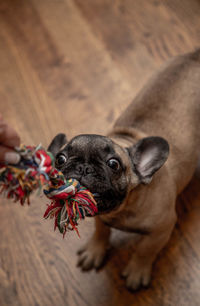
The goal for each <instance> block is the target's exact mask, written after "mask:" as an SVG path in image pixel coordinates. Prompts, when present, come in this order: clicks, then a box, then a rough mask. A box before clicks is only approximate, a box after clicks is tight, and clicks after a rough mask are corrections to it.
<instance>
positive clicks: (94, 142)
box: [65, 134, 115, 157]
mask: <svg viewBox="0 0 200 306" xmlns="http://www.w3.org/2000/svg"><path fill="white" fill-rule="evenodd" d="M65 149H66V150H67V151H68V153H72V154H73V153H74V154H75V153H79V154H83V155H84V157H86V155H91V154H98V155H99V154H102V155H108V154H114V153H115V150H114V146H113V142H112V140H111V139H109V138H107V137H105V136H101V135H95V134H84V135H78V136H76V137H74V138H72V140H71V141H70V142H69V143H68V145H67V146H66V147H65Z"/></svg>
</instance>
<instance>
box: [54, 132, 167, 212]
mask: <svg viewBox="0 0 200 306" xmlns="http://www.w3.org/2000/svg"><path fill="white" fill-rule="evenodd" d="M63 146H64V147H63ZM48 150H49V151H51V152H52V153H53V155H54V156H55V158H56V168H57V169H59V170H61V171H62V172H63V174H64V175H65V177H66V178H67V179H69V178H75V179H77V180H78V181H79V182H80V183H81V184H82V185H83V186H85V187H86V188H88V189H89V190H90V191H91V192H92V193H93V194H94V196H95V199H96V201H97V205H98V211H99V213H107V212H110V211H111V210H112V209H116V208H117V207H118V206H119V205H120V204H121V203H123V201H124V199H125V198H126V196H127V194H128V192H129V191H130V190H131V189H133V188H134V187H135V186H137V185H138V184H140V183H143V184H148V183H150V181H151V179H152V176H153V174H154V173H155V172H156V171H157V170H159V169H160V167H161V166H162V165H163V164H164V162H165V161H166V159H167V157H168V154H169V145H168V143H167V141H166V140H164V139H163V138H160V137H148V138H143V139H142V140H140V141H139V142H138V143H136V144H135V145H133V146H132V147H129V148H123V147H121V146H119V145H118V144H116V143H115V142H114V141H112V140H111V139H110V138H108V137H105V136H100V135H93V134H88V135H79V136H76V137H74V138H73V139H72V140H71V141H69V142H67V140H66V137H65V135H64V134H58V135H57V136H56V137H55V138H54V139H53V141H52V142H51V144H50V146H49V148H48Z"/></svg>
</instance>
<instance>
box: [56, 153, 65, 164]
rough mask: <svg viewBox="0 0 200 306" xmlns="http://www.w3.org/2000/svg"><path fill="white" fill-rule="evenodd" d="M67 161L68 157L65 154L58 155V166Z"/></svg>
mask: <svg viewBox="0 0 200 306" xmlns="http://www.w3.org/2000/svg"><path fill="white" fill-rule="evenodd" d="M66 161H67V158H66V156H65V155H64V154H62V153H61V154H59V155H58V156H56V166H57V167H59V166H63V165H64V164H65V163H66Z"/></svg>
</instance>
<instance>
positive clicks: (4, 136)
mask: <svg viewBox="0 0 200 306" xmlns="http://www.w3.org/2000/svg"><path fill="white" fill-rule="evenodd" d="M0 144H3V145H5V146H8V147H15V146H19V145H20V137H19V136H18V134H17V133H16V131H15V130H14V129H13V128H12V127H10V126H8V125H7V124H6V123H5V122H4V121H2V120H0Z"/></svg>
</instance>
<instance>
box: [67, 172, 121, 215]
mask: <svg viewBox="0 0 200 306" xmlns="http://www.w3.org/2000/svg"><path fill="white" fill-rule="evenodd" d="M65 178H66V179H68V178H69V177H68V176H65ZM70 178H73V179H76V180H77V181H79V182H80V184H81V185H83V186H84V187H85V188H87V189H88V190H89V191H90V192H91V193H92V195H93V196H94V199H95V201H96V203H97V209H98V212H97V213H96V215H99V214H106V213H109V212H110V211H111V210H113V209H115V208H117V207H118V206H119V203H116V201H115V199H114V196H113V195H112V192H111V191H109V190H107V191H103V192H96V188H94V187H92V186H89V185H88V184H87V183H86V182H84V181H82V179H81V177H80V176H79V177H78V176H77V175H72V176H70Z"/></svg>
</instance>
